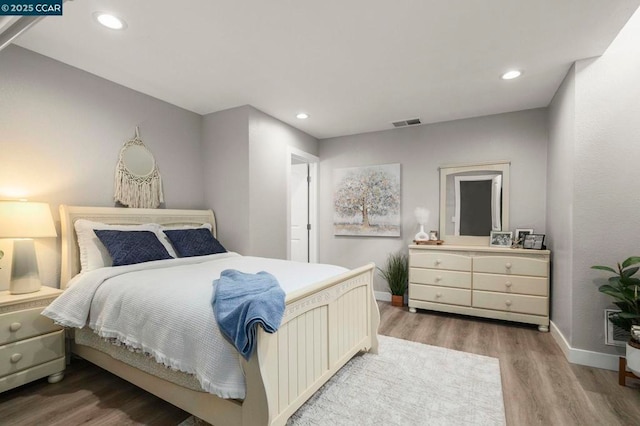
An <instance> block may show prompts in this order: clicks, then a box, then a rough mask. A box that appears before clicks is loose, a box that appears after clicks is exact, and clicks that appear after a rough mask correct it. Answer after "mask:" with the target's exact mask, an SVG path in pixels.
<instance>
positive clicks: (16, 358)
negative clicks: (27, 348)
mask: <svg viewBox="0 0 640 426" xmlns="http://www.w3.org/2000/svg"><path fill="white" fill-rule="evenodd" d="M10 359H11V362H12V363H14V364H15V363H16V362H18V361H20V360H21V359H22V354H21V353H16V354H13V355H11V358H10Z"/></svg>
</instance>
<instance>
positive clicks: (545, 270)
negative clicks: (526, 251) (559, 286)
mask: <svg viewBox="0 0 640 426" xmlns="http://www.w3.org/2000/svg"><path fill="white" fill-rule="evenodd" d="M473 272H488V273H490V274H507V275H511V274H513V275H533V276H537V277H546V276H548V275H549V262H548V261H546V260H540V259H530V258H526V257H515V256H478V257H476V258H474V259H473Z"/></svg>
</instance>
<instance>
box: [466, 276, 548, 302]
mask: <svg viewBox="0 0 640 426" xmlns="http://www.w3.org/2000/svg"><path fill="white" fill-rule="evenodd" d="M547 283H548V281H547V278H543V277H524V276H520V275H499V274H481V273H477V272H474V273H473V289H474V290H484V291H499V292H502V293H514V294H531V295H535V296H547V294H548V287H549V286H548V284H547Z"/></svg>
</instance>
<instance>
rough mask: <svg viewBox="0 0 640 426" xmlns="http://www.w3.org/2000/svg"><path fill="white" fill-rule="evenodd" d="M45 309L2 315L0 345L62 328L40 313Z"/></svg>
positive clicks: (0, 318)
mask: <svg viewBox="0 0 640 426" xmlns="http://www.w3.org/2000/svg"><path fill="white" fill-rule="evenodd" d="M43 310H44V308H42V307H40V308H33V309H25V310H23V311H16V312H9V313H7V314H2V315H0V345H4V344H6V343H11V342H15V341H17V340H23V339H27V338H29V337H33V336H39V335H41V334H46V333H51V332H52V331H56V330H60V329H61V327H59V326H57V325H55V324H54V323H53V321H52V320H51V319H49V318H47V317H44V316H42V315H40V313H41V312H42V311H43Z"/></svg>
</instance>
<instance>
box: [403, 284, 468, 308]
mask: <svg viewBox="0 0 640 426" xmlns="http://www.w3.org/2000/svg"><path fill="white" fill-rule="evenodd" d="M409 299H415V300H422V301H425V302H435V303H445V304H448V305H462V306H470V305H471V290H462V289H458V288H447V287H437V286H431V285H421V284H409Z"/></svg>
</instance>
